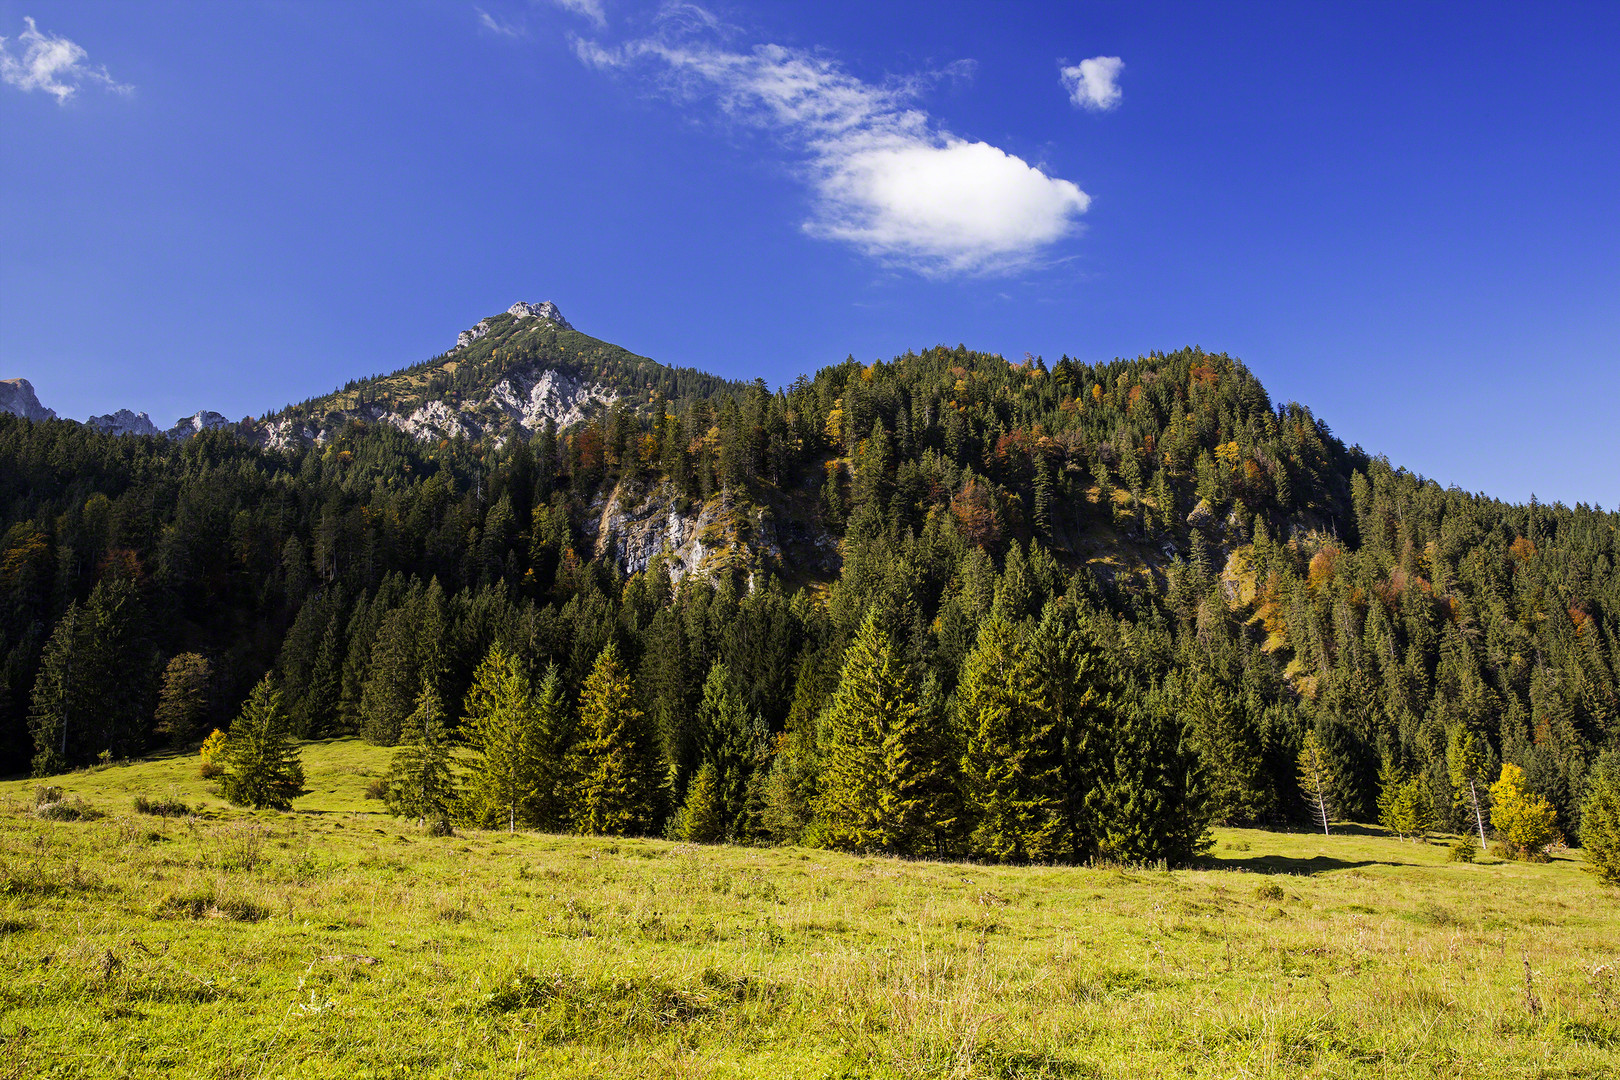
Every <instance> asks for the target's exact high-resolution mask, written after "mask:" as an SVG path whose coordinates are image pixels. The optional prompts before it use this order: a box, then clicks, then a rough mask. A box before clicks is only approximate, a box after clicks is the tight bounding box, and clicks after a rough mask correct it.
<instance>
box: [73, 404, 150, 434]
mask: <svg viewBox="0 0 1620 1080" xmlns="http://www.w3.org/2000/svg"><path fill="white" fill-rule="evenodd" d="M85 424H86V425H88V426H89V427H93V428H95V429H96V430H97V431H103V432H106V433H107V434H108V435H157V434H160V432H159V431H158V427H157V425H156V424H154V423H152V418H151V417H150V416H147V415H146V414H145V413H137V412H130V411H129V410H128V409H119V410H118V411H117V412H115V413H108V414H107V415H106V416H92V417H91V418H90V419H88V420H86V421H85Z"/></svg>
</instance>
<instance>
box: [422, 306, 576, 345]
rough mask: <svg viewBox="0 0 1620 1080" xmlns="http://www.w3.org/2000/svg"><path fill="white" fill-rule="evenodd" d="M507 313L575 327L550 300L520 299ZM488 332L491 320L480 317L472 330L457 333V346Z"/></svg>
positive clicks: (558, 326)
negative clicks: (534, 301) (531, 302)
mask: <svg viewBox="0 0 1620 1080" xmlns="http://www.w3.org/2000/svg"><path fill="white" fill-rule="evenodd" d="M506 313H507V314H508V315H511V316H514V317H516V318H519V319H544V320H545V321H546V322H548V323H551V324H552V325H553V326H555V327H556V328H557V329H559V330H572V329H573V326H571V325H569V322H568V320H567V319H565V318H563V313H562V312H561V311H559V310H558V309H557V305H556V304H553V303H552V302H551V301H550V300H542V301H540V303H538V304H528V303H525V302H523V301H522V300H519V301H518V302H517V303H515V304H513V305H512V306H511V307H509V308H507V309H506ZM487 333H489V320H488V319H480V320H479V321H478V325H476V326H474V327H473V328H472V329H471V330H463V331H462V332H461V333H459V334H457V335H456V348H457V349H465V348H466V347H467V346H468V345H471V344H472V343H473V342H475V341H477V340H478V339H479V338H481V337H483V336H484V335H485V334H487ZM451 351H452V352H454V351H455V350H454V349H452V350H451Z"/></svg>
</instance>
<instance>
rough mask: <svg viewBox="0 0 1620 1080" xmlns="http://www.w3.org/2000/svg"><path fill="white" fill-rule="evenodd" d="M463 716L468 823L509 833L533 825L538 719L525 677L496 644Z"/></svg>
mask: <svg viewBox="0 0 1620 1080" xmlns="http://www.w3.org/2000/svg"><path fill="white" fill-rule="evenodd" d="M463 714H464V719H463V730H464V732H465V736H466V740H467V750H468V752H469V759H468V761H467V763H466V769H465V773H466V776H467V786H466V789H465V792H464V795H463V806H464V807H465V810H466V814H467V818H468V820H470V821H471V822H472V823H473V824H475V825H479V826H481V827H483V828H490V827H499V826H501V825H505V826H506V829H507V831H508V832H516V831H517V827H518V825H519V824H520V823H521V824H523V825H529V824H532V823H533V812H532V805H533V802H534V799H535V796H536V793H537V790H538V788H539V783H540V779H539V777H540V771H541V760H540V753H539V744H540V742H541V739H540V736H539V730H538V729H539V716H538V714H537V712H536V710H535V707H534V700H533V696H532V694H531V693H530V689H529V679H528V676H527V675H526V674H524V672H523V668H522V666H521V665H520V664H519V663H518V662H517V660H516V659H515V658H514V657H513V656H512V655H511V654H510V653H508V652H507V651H506V650H505V649H503V648H502V647H501V646H500V645H498V644H497V645H494V646H492V647H491V648H490V650H489V653H488V655H486V656H485V657H484V660H483V662H482V663H481V664H479V665H478V670H477V671H476V672H475V673H474V674H473V684H472V687H471V689H469V690H468V691H467V702H466V706H465V708H464V710H463Z"/></svg>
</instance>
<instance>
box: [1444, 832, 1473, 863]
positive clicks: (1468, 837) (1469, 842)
mask: <svg viewBox="0 0 1620 1080" xmlns="http://www.w3.org/2000/svg"><path fill="white" fill-rule="evenodd" d="M1477 858H1479V841H1478V840H1475V839H1474V834H1473V833H1463V835H1462V836H1460V837H1458V838H1457V839H1456V840H1453V841H1452V842H1451V844H1450V845H1449V846H1448V847H1447V848H1446V859H1447V860H1448V861H1450V862H1463V863H1471V862H1473V861H1474V860H1475V859H1477Z"/></svg>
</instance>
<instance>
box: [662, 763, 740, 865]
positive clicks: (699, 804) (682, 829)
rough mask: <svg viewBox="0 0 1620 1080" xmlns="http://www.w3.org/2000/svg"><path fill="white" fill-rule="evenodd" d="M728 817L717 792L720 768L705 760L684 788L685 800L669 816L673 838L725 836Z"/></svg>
mask: <svg viewBox="0 0 1620 1080" xmlns="http://www.w3.org/2000/svg"><path fill="white" fill-rule="evenodd" d="M726 825H727V819H726V816H725V808H724V805H723V799H722V797H721V793H720V771H719V770H718V769H716V768H715V767H714V763H713V762H708V761H705V762H704V763H703V764H702V765H701V766H699V767H698V771H697V775H696V776H694V777H692V782H691V783H690V784H688V785H687V788H686V802H684V803H683V804H682V805H681V809H680V811H679V812H678V813H677V814H676V815H675V816H674V817H673V818H671V819H670V828H669V835H670V838H671V839H672V840H684V841H686V842H687V843H692V844H709V843H713V842H714V841H716V840H723V839H725V836H726Z"/></svg>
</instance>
